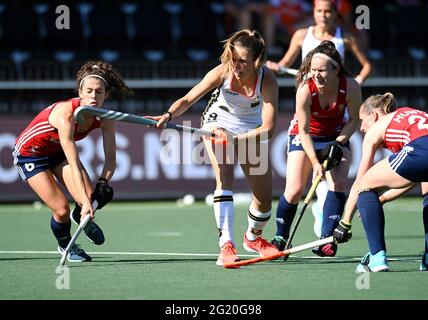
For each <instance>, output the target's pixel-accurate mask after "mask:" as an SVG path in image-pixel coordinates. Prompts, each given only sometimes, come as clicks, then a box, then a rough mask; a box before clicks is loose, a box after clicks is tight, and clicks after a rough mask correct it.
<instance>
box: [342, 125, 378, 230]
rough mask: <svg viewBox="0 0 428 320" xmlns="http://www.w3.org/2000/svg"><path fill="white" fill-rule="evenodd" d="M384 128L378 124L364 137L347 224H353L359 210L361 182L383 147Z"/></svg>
mask: <svg viewBox="0 0 428 320" xmlns="http://www.w3.org/2000/svg"><path fill="white" fill-rule="evenodd" d="M383 129H384V128H383V126H379V123H376V124H375V125H374V126H373V127H372V128H371V129H370V130H369V131H368V132H367V133H366V136H365V137H364V141H363V147H362V156H361V162H360V165H359V167H358V172H357V177H356V178H355V181H354V183H353V185H352V188H351V191H350V192H349V197H348V200H347V201H346V205H345V211H344V214H343V218H342V220H343V221H344V222H346V223H349V224H350V223H351V221H352V218H353V217H354V214H355V211H356V208H357V199H358V194H359V192H360V181H361V178H362V177H363V176H364V174H365V173H366V172H367V171H368V170H369V169H370V168H371V167H372V166H373V162H374V156H375V153H376V150H377V149H378V148H379V147H380V146H381V143H382V141H383V132H384V130H383Z"/></svg>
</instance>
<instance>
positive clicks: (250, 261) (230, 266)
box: [224, 236, 334, 269]
mask: <svg viewBox="0 0 428 320" xmlns="http://www.w3.org/2000/svg"><path fill="white" fill-rule="evenodd" d="M332 242H334V239H333V236H331V237H328V238H324V239H320V240H316V241H313V242H309V243H305V244H302V245H300V246H297V247H294V248H290V249H286V250H284V251H280V252H278V253H275V254H272V255H270V256H264V257H257V258H253V259H247V260H241V261H237V262H226V263H225V264H224V267H225V268H227V269H236V268H239V267H241V266H247V265H249V264H253V263H257V262H262V261H269V260H275V259H278V258H281V257H283V256H289V255H290V254H292V253H296V252H300V251H304V250H308V249H312V248H315V247H319V246H322V245H325V244H327V243H332Z"/></svg>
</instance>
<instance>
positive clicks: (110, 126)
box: [100, 119, 116, 181]
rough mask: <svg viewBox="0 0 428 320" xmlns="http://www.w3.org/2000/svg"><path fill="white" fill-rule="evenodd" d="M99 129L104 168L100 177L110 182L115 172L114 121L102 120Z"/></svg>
mask: <svg viewBox="0 0 428 320" xmlns="http://www.w3.org/2000/svg"><path fill="white" fill-rule="evenodd" d="M101 129H102V130H103V147H104V167H103V171H102V172H101V176H100V177H101V178H104V179H107V180H109V181H110V180H111V178H112V177H113V174H114V171H115V170H116V136H115V133H116V132H115V122H114V120H106V119H103V120H102V122H101Z"/></svg>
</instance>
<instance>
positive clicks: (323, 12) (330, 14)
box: [266, 0, 372, 237]
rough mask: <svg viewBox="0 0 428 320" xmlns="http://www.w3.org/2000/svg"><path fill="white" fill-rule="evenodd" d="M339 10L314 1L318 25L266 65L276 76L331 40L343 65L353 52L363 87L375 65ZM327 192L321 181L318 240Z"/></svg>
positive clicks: (330, 1) (331, 2) (331, 0)
mask: <svg viewBox="0 0 428 320" xmlns="http://www.w3.org/2000/svg"><path fill="white" fill-rule="evenodd" d="M337 9H338V8H337V1H335V0H315V1H314V11H313V17H314V21H315V24H314V25H313V26H310V27H308V28H302V29H299V30H297V31H296V32H295V33H294V35H293V37H292V39H291V42H290V46H289V47H288V50H287V52H286V53H285V55H284V57H283V58H282V59H281V60H280V61H279V62H278V63H276V62H273V61H269V60H268V61H267V63H266V65H267V66H268V67H269V68H270V69H271V70H273V71H275V72H278V70H279V69H280V68H281V67H291V66H292V65H293V63H294V62H295V61H296V59H297V57H298V56H299V54H300V52H301V58H302V61H303V60H304V59H305V57H306V55H307V54H308V52H309V51H311V50H312V49H314V48H315V47H317V46H318V45H319V44H320V43H321V41H323V40H330V41H331V42H333V43H334V45H335V47H336V50H337V51H338V52H339V54H340V56H341V58H342V62H344V61H345V52H346V51H350V52H351V53H352V54H353V55H354V56H355V58H357V60H358V62H359V63H360V64H361V67H362V68H361V70H360V73H359V74H358V75H357V76H356V77H355V80H356V81H357V82H358V83H359V84H360V85H362V84H363V82H364V81H365V80H366V79H367V78H368V77H369V75H370V73H371V70H372V65H371V63H370V61H369V60H368V59H367V57H366V55H365V54H364V52H363V50H362V49H361V47H360V45H359V44H358V42H357V41H356V40H355V38H354V37H353V36H352V35H351V34H350V33H348V32H344V31H343V29H342V28H340V27H339V26H337V21H338V11H337ZM328 191H329V190H328V185H327V182H326V181H325V180H323V181H321V182H320V184H319V185H318V188H317V189H316V193H317V201H315V202H314V203H313V205H312V212H313V215H314V217H315V224H314V232H315V234H316V235H317V236H318V237H320V236H321V229H322V221H323V220H324V218H323V211H324V210H323V207H324V203H325V199H326V197H327V193H328Z"/></svg>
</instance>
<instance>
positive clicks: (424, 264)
mask: <svg viewBox="0 0 428 320" xmlns="http://www.w3.org/2000/svg"><path fill="white" fill-rule="evenodd" d="M419 271H428V254H427V252H425V253H424V255H423V256H422V261H421V265H420V266H419Z"/></svg>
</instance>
